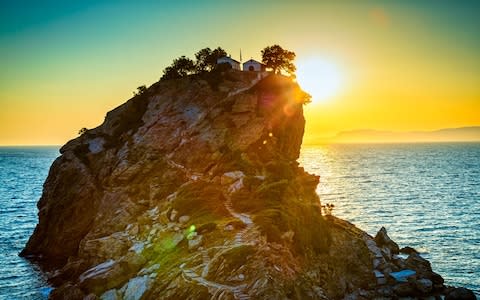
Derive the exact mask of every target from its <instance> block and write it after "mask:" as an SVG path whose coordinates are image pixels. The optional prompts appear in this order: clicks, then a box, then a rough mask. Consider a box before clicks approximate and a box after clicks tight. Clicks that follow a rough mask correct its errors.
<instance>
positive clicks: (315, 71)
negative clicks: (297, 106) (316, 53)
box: [296, 57, 343, 102]
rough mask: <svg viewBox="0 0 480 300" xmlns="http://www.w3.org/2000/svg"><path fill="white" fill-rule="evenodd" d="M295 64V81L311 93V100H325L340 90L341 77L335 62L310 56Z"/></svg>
mask: <svg viewBox="0 0 480 300" xmlns="http://www.w3.org/2000/svg"><path fill="white" fill-rule="evenodd" d="M296 65H297V72H296V75H297V82H298V83H299V84H300V86H301V88H302V89H303V90H305V91H306V92H307V93H309V94H310V95H312V101H314V102H315V101H321V102H323V101H327V100H329V99H330V98H332V97H333V96H335V95H336V94H337V93H338V92H340V89H341V87H342V84H343V78H342V76H341V71H340V69H339V67H338V66H337V65H336V64H335V63H333V62H331V61H328V60H325V59H321V58H318V57H315V58H313V57H312V58H307V59H303V60H300V61H299V62H298V63H297V64H296Z"/></svg>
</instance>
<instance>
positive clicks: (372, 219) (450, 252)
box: [0, 144, 480, 300]
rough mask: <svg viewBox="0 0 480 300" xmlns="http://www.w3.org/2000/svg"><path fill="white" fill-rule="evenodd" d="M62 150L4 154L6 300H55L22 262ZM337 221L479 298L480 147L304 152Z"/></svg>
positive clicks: (1, 238) (0, 196)
mask: <svg viewBox="0 0 480 300" xmlns="http://www.w3.org/2000/svg"><path fill="white" fill-rule="evenodd" d="M57 156H58V148H56V147H41V148H38V147H37V148H33V147H30V148H5V147H4V148H0V253H1V255H0V299H2V300H3V299H46V296H45V294H46V293H45V291H46V290H45V288H46V283H45V278H44V277H43V276H42V274H41V273H40V272H39V271H38V269H37V268H36V267H35V266H34V265H32V264H30V263H29V262H28V261H26V260H24V259H23V258H20V257H18V253H19V252H20V251H21V250H22V248H23V247H24V245H25V243H26V241H27V240H28V237H29V236H30V235H31V233H32V232H33V229H34V228H35V225H36V223H37V208H36V203H37V201H38V199H39V197H40V195H41V191H42V184H43V182H44V181H45V178H46V176H47V174H48V169H49V167H50V165H51V163H52V162H53V160H54V159H55V158H56V157H57ZM300 161H301V163H302V165H303V166H304V167H305V169H306V170H307V171H309V172H312V173H315V174H318V175H320V176H321V183H320V185H319V187H318V190H317V191H318V193H319V194H320V197H321V199H322V201H323V203H334V204H335V206H336V207H335V209H334V214H335V215H337V216H339V217H342V218H345V219H347V220H349V221H351V222H353V223H355V224H356V225H357V226H358V227H360V228H362V229H364V230H366V231H367V232H369V233H370V234H372V235H373V234H375V233H376V231H377V230H378V229H379V228H380V227H381V226H385V227H386V228H387V230H388V232H389V234H390V236H391V237H392V238H394V239H395V240H396V241H397V242H398V243H399V244H400V245H401V246H405V245H410V246H413V247H415V248H417V249H418V250H420V251H421V252H422V253H423V255H424V256H425V257H426V258H427V259H429V260H430V261H431V262H432V265H433V267H434V269H435V270H436V271H437V272H439V273H441V274H442V275H443V276H444V277H445V279H446V281H447V284H452V285H463V286H466V287H469V288H471V289H473V290H474V291H475V292H476V293H479V292H480V144H416V145H408V144H399V145H330V146H318V147H304V149H303V150H302V156H301V159H300Z"/></svg>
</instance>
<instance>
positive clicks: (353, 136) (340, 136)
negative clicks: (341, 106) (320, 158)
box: [305, 126, 480, 145]
mask: <svg viewBox="0 0 480 300" xmlns="http://www.w3.org/2000/svg"><path fill="white" fill-rule="evenodd" d="M305 142H306V144H312V145H315V144H323V143H422V142H423V143H436V142H438V143H440V142H480V126H469V127H459V128H443V129H439V130H433V131H386V130H374V129H358V130H349V131H341V132H339V133H337V134H336V135H334V136H332V137H326V138H316V137H310V138H309V139H308V140H306V141H305Z"/></svg>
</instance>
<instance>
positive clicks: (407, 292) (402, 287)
mask: <svg viewBox="0 0 480 300" xmlns="http://www.w3.org/2000/svg"><path fill="white" fill-rule="evenodd" d="M393 292H394V293H395V294H397V295H398V296H400V297H406V296H415V294H416V290H415V286H414V285H413V284H412V283H411V282H401V283H398V284H396V285H394V286H393Z"/></svg>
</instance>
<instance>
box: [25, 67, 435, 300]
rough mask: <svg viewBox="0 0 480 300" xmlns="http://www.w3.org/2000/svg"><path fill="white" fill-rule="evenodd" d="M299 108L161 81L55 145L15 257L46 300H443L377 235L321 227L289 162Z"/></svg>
mask: <svg viewBox="0 0 480 300" xmlns="http://www.w3.org/2000/svg"><path fill="white" fill-rule="evenodd" d="M306 96H307V95H306V94H305V93H304V92H303V91H301V90H300V88H299V87H298V85H297V84H296V83H294V82H292V81H291V80H290V79H289V78H286V77H283V76H279V75H267V74H257V73H247V72H236V71H227V72H223V73H220V72H213V73H210V74H206V75H202V76H190V77H188V78H183V79H178V80H173V81H164V82H159V83H156V84H154V85H152V86H151V87H150V88H148V90H147V91H146V92H145V93H143V94H141V95H137V96H135V97H133V98H132V99H130V100H129V101H128V102H126V103H125V104H123V105H121V106H119V107H118V108H116V109H114V110H113V111H111V112H109V113H108V114H107V116H106V118H105V121H104V123H103V124H102V125H100V126H99V127H97V128H95V129H92V130H88V131H87V132H86V133H84V134H82V135H81V136H79V137H78V138H76V139H74V140H72V141H70V142H68V143H67V144H66V145H65V146H63V147H62V148H61V150H60V152H61V156H60V157H59V158H58V159H57V160H56V161H55V162H54V163H53V165H52V167H51V170H50V173H49V175H48V178H47V180H46V182H45V185H44V191H43V195H42V197H41V199H40V201H39V202H38V209H39V224H38V226H37V227H36V229H35V232H34V233H33V235H32V236H31V238H30V240H29V241H28V244H27V245H26V248H25V249H24V251H23V252H22V255H24V256H27V257H29V258H31V259H32V260H35V261H37V262H38V263H39V264H41V266H42V267H43V268H44V270H45V271H46V272H47V274H48V277H49V279H50V282H51V283H52V285H53V286H54V287H55V290H54V291H53V292H52V293H51V294H50V298H51V299H97V298H100V299H341V298H344V297H346V298H349V299H361V298H362V297H363V299H372V298H374V297H377V296H385V297H396V296H398V295H401V296H405V295H431V294H434V293H439V292H442V291H443V288H444V287H443V279H442V278H441V277H440V276H439V275H438V274H436V273H434V272H432V270H431V267H430V264H429V263H428V262H427V261H425V260H424V259H423V258H421V257H420V256H419V255H418V254H417V253H416V252H415V251H414V250H413V249H410V250H411V251H410V253H409V256H408V258H405V257H404V258H401V257H400V256H398V255H397V254H398V251H399V249H398V246H397V245H396V244H395V243H394V242H393V241H391V240H390V239H389V238H388V235H387V234H386V232H385V231H384V230H382V231H380V232H379V234H378V235H377V237H376V238H375V239H374V238H373V237H371V236H369V235H368V234H366V233H364V232H362V231H360V230H359V229H357V228H356V227H355V226H353V225H351V224H349V223H348V222H345V221H342V220H339V219H337V218H334V217H332V216H322V207H321V205H320V200H319V198H318V196H317V195H316V193H315V188H316V186H317V184H318V181H319V178H318V177H316V176H314V175H310V174H308V173H306V172H305V171H304V170H303V169H302V168H301V167H299V166H298V163H297V162H296V160H297V158H298V156H299V152H300V147H301V143H302V138H303V131H304V125H305V119H304V117H303V110H302V109H303V102H304V101H305V99H306ZM407 250H409V249H407ZM405 271H410V273H408V272H407V273H405ZM402 272H403V273H402ZM412 272H413V273H412Z"/></svg>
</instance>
